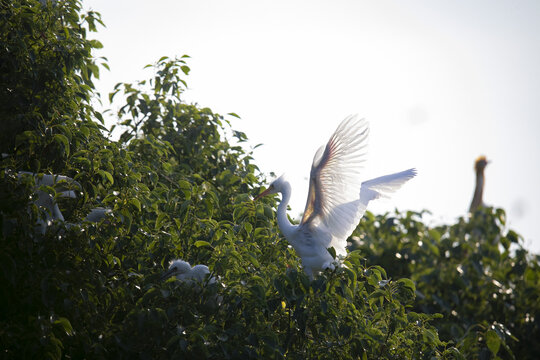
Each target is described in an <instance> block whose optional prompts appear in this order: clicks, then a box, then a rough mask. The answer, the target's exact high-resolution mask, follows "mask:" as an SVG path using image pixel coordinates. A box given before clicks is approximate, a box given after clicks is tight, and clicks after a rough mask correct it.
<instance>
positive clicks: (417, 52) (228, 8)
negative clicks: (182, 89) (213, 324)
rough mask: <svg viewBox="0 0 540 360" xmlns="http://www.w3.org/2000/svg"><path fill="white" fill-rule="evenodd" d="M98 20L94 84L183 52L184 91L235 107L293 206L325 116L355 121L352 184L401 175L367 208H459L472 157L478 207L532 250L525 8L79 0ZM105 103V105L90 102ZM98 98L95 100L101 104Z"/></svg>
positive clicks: (532, 120)
mask: <svg viewBox="0 0 540 360" xmlns="http://www.w3.org/2000/svg"><path fill="white" fill-rule="evenodd" d="M83 5H84V8H85V9H87V10H88V9H92V10H95V11H98V12H100V13H101V14H102V18H103V21H104V22H105V24H106V26H107V27H106V28H105V29H100V31H99V33H98V34H92V35H91V36H92V37H95V38H97V39H99V40H100V41H101V42H102V43H103V44H104V46H105V47H104V49H103V50H102V51H100V52H99V53H97V55H98V56H105V57H107V58H108V60H109V61H108V63H109V66H110V67H111V72H107V71H105V70H104V71H102V74H101V80H100V81H99V82H98V83H97V87H98V90H99V91H100V92H101V93H102V94H104V95H107V94H108V93H109V92H110V91H111V90H112V89H113V86H114V85H115V84H116V83H117V82H135V81H137V80H142V79H145V78H147V77H148V73H146V72H144V71H143V70H142V68H143V66H144V65H146V64H149V63H154V62H155V61H157V60H158V59H159V58H160V57H161V56H164V55H167V56H170V57H175V56H178V57H179V56H181V55H183V54H187V55H189V56H191V59H189V60H188V65H189V66H190V67H191V70H192V71H191V73H190V76H188V77H187V78H186V80H187V82H188V85H189V90H188V91H187V93H186V94H185V98H186V100H187V101H189V102H197V103H198V104H199V105H201V106H204V107H210V108H211V109H212V110H214V111H215V112H218V113H220V114H227V113H229V112H235V113H237V114H239V115H240V116H241V117H242V119H241V120H237V119H235V118H231V120H232V122H233V128H235V129H237V130H241V131H244V132H246V133H247V135H248V137H249V139H250V143H251V144H252V145H253V146H254V145H256V144H259V143H263V144H264V146H261V147H259V148H257V149H256V150H255V152H254V157H255V162H256V164H257V165H259V167H260V168H261V170H263V171H264V172H267V173H268V172H270V171H273V172H275V173H276V174H277V175H279V174H281V173H287V174H288V177H289V179H290V180H291V182H292V186H293V194H292V200H291V208H292V212H291V214H292V215H294V216H296V215H298V214H299V213H301V212H302V211H303V209H304V205H305V199H306V196H307V188H308V177H309V169H310V167H311V161H312V159H313V155H314V154H315V151H316V150H317V148H318V147H319V146H320V145H323V144H325V143H326V141H327V140H328V138H329V137H330V135H331V134H332V132H333V131H334V130H335V128H336V127H337V125H338V124H339V122H340V121H341V120H342V119H343V118H345V117H346V116H347V115H349V114H352V113H358V114H359V115H360V116H362V117H365V118H367V119H368V120H369V121H370V125H371V133H370V161H369V162H368V164H367V166H366V172H365V173H366V179H368V178H371V177H376V176H380V175H385V174H388V173H392V172H397V171H401V170H404V169H407V168H410V167H416V168H417V169H418V171H419V175H418V176H417V178H415V179H413V180H412V181H410V182H409V183H408V184H407V185H405V186H404V187H403V188H402V189H401V190H400V191H399V193H398V194H396V195H395V196H394V197H393V198H392V199H391V200H386V201H384V202H382V203H378V204H373V205H374V206H371V204H370V210H372V211H373V212H375V213H380V212H384V211H392V210H393V209H394V208H395V207H397V208H398V209H400V210H408V209H411V210H421V209H428V210H430V211H431V212H432V213H433V217H434V219H435V220H441V219H444V220H448V221H452V220H453V219H455V218H456V217H457V216H460V215H464V214H466V212H467V210H468V207H469V204H470V201H471V198H472V193H473V190H474V172H473V163H474V160H475V158H476V157H477V156H479V155H481V154H484V155H486V156H487V157H488V159H490V160H491V161H492V163H490V164H489V165H488V167H487V170H486V188H485V192H484V200H485V202H486V203H487V204H490V205H493V206H497V207H502V208H504V209H505V210H506V211H507V214H508V218H509V225H510V227H511V228H513V229H514V230H516V231H517V232H519V233H520V234H522V235H523V236H524V238H525V244H526V246H527V247H529V248H530V249H532V250H534V251H535V252H540V226H538V220H539V219H540V142H539V139H538V138H539V136H540V66H539V65H538V64H540V2H539V1H537V0H520V1H510V0H506V1H503V0H485V1H448V0H446V1H443V0H440V1H433V0H422V1H421V0H412V1H406V2H405V1H397V0H396V1H389V0H381V1H362V0H349V1H347V0H334V1H314V0H310V1H284V0H272V1H249V0H243V1H239V0H229V1H221V0H208V1H207V0H181V1H180V0H160V1H142V0H130V1H125V0H115V1H110V0H87V1H84V4H83ZM105 98H106V96H105ZM104 105H105V106H108V104H107V100H106V99H104Z"/></svg>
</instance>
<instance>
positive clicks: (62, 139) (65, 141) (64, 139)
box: [53, 134, 69, 155]
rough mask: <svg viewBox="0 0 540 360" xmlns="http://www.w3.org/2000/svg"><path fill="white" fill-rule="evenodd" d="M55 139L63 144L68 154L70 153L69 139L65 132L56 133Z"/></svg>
mask: <svg viewBox="0 0 540 360" xmlns="http://www.w3.org/2000/svg"><path fill="white" fill-rule="evenodd" d="M53 139H54V141H56V142H57V143H59V144H61V145H63V146H64V151H65V153H66V155H69V140H68V138H67V137H66V136H65V135H63V134H55V135H54V138H53Z"/></svg>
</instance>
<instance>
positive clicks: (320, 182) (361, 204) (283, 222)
mask: <svg viewBox="0 0 540 360" xmlns="http://www.w3.org/2000/svg"><path fill="white" fill-rule="evenodd" d="M368 133H369V127H368V123H367V121H365V120H364V119H358V117H357V116H356V115H353V116H349V117H347V118H346V119H345V120H343V122H341V124H340V125H339V126H338V128H337V130H336V131H335V132H334V134H333V135H332V137H331V138H330V140H329V141H328V143H327V144H326V146H322V147H321V148H320V149H319V150H318V151H317V153H316V154H315V157H314V159H313V165H312V167H311V174H310V179H309V193H308V199H307V203H306V208H305V211H304V215H303V217H302V220H301V221H300V224H299V225H292V224H291V223H290V222H289V219H288V218H287V214H286V210H287V204H288V202H289V199H290V197H291V185H290V183H289V182H288V181H287V179H286V178H285V176H283V175H282V176H280V177H279V178H277V179H276V180H274V181H273V182H272V183H271V184H270V186H269V187H268V189H267V190H265V191H264V192H262V193H261V194H260V195H258V196H257V197H256V198H255V199H254V200H257V199H259V198H260V197H262V196H265V195H269V194H275V193H281V195H282V199H281V202H280V204H279V206H278V210H277V221H278V225H279V228H280V229H281V232H282V233H283V235H284V236H285V238H286V239H287V241H288V242H289V243H290V244H291V245H292V246H293V248H294V249H295V250H296V252H297V254H298V255H299V256H300V258H301V259H302V266H303V268H304V271H305V272H306V274H307V275H308V276H309V277H310V278H311V279H313V276H314V274H315V273H318V272H319V271H321V270H324V269H326V268H330V269H334V261H333V258H332V256H331V255H330V253H329V252H328V250H327V249H328V248H329V247H333V248H334V249H335V251H336V254H337V255H339V256H345V255H346V254H347V251H346V250H345V247H346V246H347V238H348V237H349V236H350V235H351V233H352V232H353V231H354V229H355V228H356V226H357V225H358V223H359V221H360V219H361V218H362V216H363V215H364V212H365V211H366V207H367V205H368V203H369V202H370V201H371V200H374V199H377V198H379V197H382V196H388V195H389V194H390V193H393V192H394V191H396V190H397V189H399V188H400V187H401V185H403V184H404V183H405V182H407V181H408V180H410V179H411V178H413V177H414V176H415V175H416V170H415V169H409V170H405V171H402V172H399V173H395V174H391V175H386V176H381V177H378V178H375V179H371V180H368V181H365V182H360V171H361V169H362V164H363V163H364V161H365V160H366V147H367V138H368Z"/></svg>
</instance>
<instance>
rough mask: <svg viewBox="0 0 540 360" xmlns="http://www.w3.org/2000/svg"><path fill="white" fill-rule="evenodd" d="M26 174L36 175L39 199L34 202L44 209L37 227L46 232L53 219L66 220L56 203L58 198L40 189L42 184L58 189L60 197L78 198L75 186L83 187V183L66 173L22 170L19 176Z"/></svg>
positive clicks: (43, 232)
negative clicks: (39, 173) (57, 173)
mask: <svg viewBox="0 0 540 360" xmlns="http://www.w3.org/2000/svg"><path fill="white" fill-rule="evenodd" d="M25 175H31V176H33V177H34V179H35V180H34V181H35V184H36V191H35V193H36V195H37V200H36V201H34V204H36V205H37V207H38V208H40V209H41V210H44V211H43V214H44V215H43V218H41V217H40V218H39V219H38V221H37V227H38V228H39V231H40V233H41V234H45V231H46V230H47V227H49V226H51V225H52V221H53V220H58V221H64V216H63V215H62V212H61V211H60V208H59V207H58V204H57V203H56V199H55V197H54V196H53V195H51V194H49V193H48V192H46V191H43V190H40V189H39V188H40V186H51V187H54V188H55V190H56V194H57V196H59V197H67V198H76V197H77V194H76V192H75V191H74V190H73V189H74V188H78V189H80V188H81V185H80V184H79V183H78V182H77V181H75V180H73V179H72V178H70V177H68V176H64V175H55V174H52V175H51V174H41V175H38V174H35V173H31V172H26V171H20V172H19V173H18V176H19V178H21V177H22V176H25Z"/></svg>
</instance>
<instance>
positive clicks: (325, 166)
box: [300, 115, 369, 253]
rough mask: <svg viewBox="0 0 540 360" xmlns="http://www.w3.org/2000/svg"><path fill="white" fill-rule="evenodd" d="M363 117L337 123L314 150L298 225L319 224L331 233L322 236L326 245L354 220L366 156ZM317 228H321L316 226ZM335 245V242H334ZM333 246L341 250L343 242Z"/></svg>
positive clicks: (345, 233)
mask: <svg viewBox="0 0 540 360" xmlns="http://www.w3.org/2000/svg"><path fill="white" fill-rule="evenodd" d="M368 133H369V128H368V124H367V121H365V120H364V119H359V118H358V117H357V116H356V115H353V116H350V117H347V118H346V119H345V120H343V122H342V123H341V124H340V125H339V126H338V128H337V129H336V131H335V132H334V134H333V135H332V137H331V138H330V140H329V141H328V143H327V144H326V146H325V147H321V148H320V149H319V151H317V153H316V154H315V157H314V159H313V165H312V167H311V174H310V180H309V193H308V199H307V203H306V208H305V211H304V215H303V217H302V220H301V223H300V225H301V226H305V227H308V228H314V227H315V226H314V225H316V226H317V227H320V225H323V226H324V228H325V230H326V231H327V232H329V233H330V234H331V235H332V236H331V237H322V239H324V240H322V241H324V242H327V243H325V244H321V245H324V246H326V247H329V246H334V245H331V243H332V244H334V243H335V242H336V240H338V243H339V242H340V241H341V242H343V241H344V240H345V239H346V238H347V237H348V236H349V235H350V234H351V233H352V231H353V230H354V228H355V227H356V225H357V224H358V220H359V217H358V215H357V213H358V207H359V201H358V200H359V189H360V186H361V182H360V171H361V169H362V165H363V163H364V162H365V160H366V151H367V137H368ZM319 230H321V229H319ZM336 245H337V244H336ZM334 248H336V251H337V252H338V253H343V252H344V251H345V245H343V246H339V249H338V248H337V247H336V246H334Z"/></svg>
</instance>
